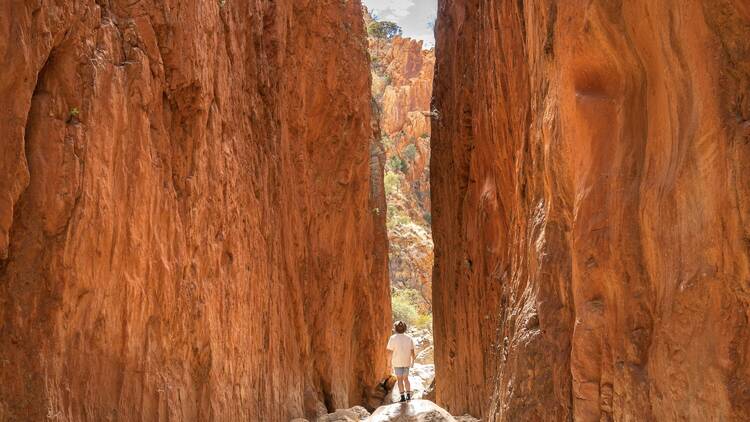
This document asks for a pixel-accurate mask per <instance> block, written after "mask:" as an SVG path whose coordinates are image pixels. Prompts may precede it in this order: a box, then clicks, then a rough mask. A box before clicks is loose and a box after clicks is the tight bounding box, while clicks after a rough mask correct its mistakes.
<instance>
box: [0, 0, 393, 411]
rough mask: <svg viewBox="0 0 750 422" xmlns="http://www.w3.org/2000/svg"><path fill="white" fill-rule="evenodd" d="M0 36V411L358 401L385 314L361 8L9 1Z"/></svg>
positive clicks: (369, 378) (375, 357)
mask: <svg viewBox="0 0 750 422" xmlns="http://www.w3.org/2000/svg"><path fill="white" fill-rule="evenodd" d="M0 33H1V34H2V35H0V60H1V61H2V63H3V72H2V75H0V94H2V95H0V135H2V139H3V141H2V142H1V143H0V420H33V421H38V420H46V419H55V420H58V419H59V420H74V421H84V420H89V421H105V420H123V421H136V420H180V421H182V420H184V421H199V420H200V421H207V420H217V421H231V420H242V421H247V420H253V421H260V420H262V421H285V422H286V421H288V420H290V419H291V418H294V417H301V416H304V414H305V413H306V412H307V413H310V412H315V411H317V410H320V408H321V407H322V409H323V412H324V413H325V412H326V411H327V410H333V409H336V408H345V407H348V406H350V405H353V404H357V403H360V402H362V401H363V397H362V395H363V394H364V392H365V390H366V388H367V387H369V386H371V385H372V384H373V383H375V382H376V381H377V380H378V379H380V377H382V376H383V374H384V373H385V371H386V362H385V356H384V353H383V350H382V349H383V345H384V344H385V342H386V340H387V336H388V334H389V325H390V302H389V295H388V293H389V291H388V283H387V278H386V276H387V274H386V270H387V269H386V255H385V254H386V253H387V246H386V243H385V241H386V240H385V216H384V215H383V214H379V213H376V212H374V211H373V210H374V209H375V208H376V207H378V206H383V204H384V198H383V188H382V185H381V182H382V168H383V167H382V166H383V161H382V160H381V161H379V162H377V161H374V162H372V163H371V157H373V159H375V158H377V156H378V154H377V151H375V152H374V153H372V152H373V151H371V149H370V141H371V138H372V135H373V128H372V127H371V117H372V115H371V113H372V112H371V104H370V75H369V73H370V72H369V61H368V57H367V41H366V39H365V36H364V29H363V27H362V19H361V5H360V2H359V1H344V2H342V1H339V0H316V1H311V0H294V1H292V0H281V1H268V0H261V1H252V2H247V1H238V0H221V1H204V2H193V1H183V0H168V1H153V0H143V1H120V0H112V1H98V0H97V1H94V0H82V1H75V2H72V1H53V0H39V1H19V0H10V1H4V2H2V4H1V5H0ZM371 153H372V154H371Z"/></svg>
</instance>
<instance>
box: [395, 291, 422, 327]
mask: <svg viewBox="0 0 750 422" xmlns="http://www.w3.org/2000/svg"><path fill="white" fill-rule="evenodd" d="M391 309H392V312H393V320H394V321H404V322H405V323H406V325H409V326H413V325H414V321H416V320H417V318H418V317H419V314H417V307H416V306H414V304H413V303H410V302H409V301H408V300H407V299H406V298H404V297H403V296H399V295H397V294H394V295H392V296H391Z"/></svg>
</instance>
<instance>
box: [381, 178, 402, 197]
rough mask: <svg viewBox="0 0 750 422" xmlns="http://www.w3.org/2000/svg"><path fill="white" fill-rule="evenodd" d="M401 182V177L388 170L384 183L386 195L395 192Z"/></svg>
mask: <svg viewBox="0 0 750 422" xmlns="http://www.w3.org/2000/svg"><path fill="white" fill-rule="evenodd" d="M400 184H401V178H400V177H399V176H398V175H397V174H396V173H392V172H386V173H385V177H384V178H383V185H384V186H385V195H386V196H389V195H391V194H392V193H394V192H395V191H396V190H397V189H398V186H399V185H400Z"/></svg>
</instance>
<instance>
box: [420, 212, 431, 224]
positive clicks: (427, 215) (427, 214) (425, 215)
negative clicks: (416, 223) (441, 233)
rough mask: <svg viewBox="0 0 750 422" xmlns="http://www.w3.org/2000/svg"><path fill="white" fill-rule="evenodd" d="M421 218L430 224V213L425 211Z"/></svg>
mask: <svg viewBox="0 0 750 422" xmlns="http://www.w3.org/2000/svg"><path fill="white" fill-rule="evenodd" d="M422 218H424V221H426V222H427V223H428V224H432V213H430V212H425V213H424V214H422Z"/></svg>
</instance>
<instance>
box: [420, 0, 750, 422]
mask: <svg viewBox="0 0 750 422" xmlns="http://www.w3.org/2000/svg"><path fill="white" fill-rule="evenodd" d="M439 9H440V10H439V18H438V23H437V64H436V81H435V96H434V103H433V106H434V108H435V109H436V110H437V115H438V116H437V117H436V118H435V119H434V120H433V138H432V163H431V164H432V172H431V177H432V179H431V184H432V192H433V198H432V200H433V202H432V203H433V233H434V241H435V261H436V263H435V273H434V279H433V283H434V284H433V309H434V316H435V346H436V351H435V360H436V367H437V379H438V383H437V400H438V402H439V403H440V404H441V405H444V406H445V407H446V409H447V410H449V411H450V412H451V413H453V414H460V413H462V412H467V411H468V412H470V413H472V414H474V415H480V414H481V415H482V416H483V417H484V418H486V419H487V420H497V421H500V420H503V421H515V420H570V419H575V420H582V421H594V420H597V421H598V420H639V421H649V420H654V421H656V420H664V421H666V420H732V421H740V420H748V419H750V360H749V359H748V356H750V262H749V260H748V252H749V250H748V249H749V248H750V242H749V241H748V239H750V223H749V222H750V218H749V217H750V207H749V206H748V204H749V203H750V190H749V189H748V187H749V186H750V170H749V169H748V165H747V163H748V162H749V159H750V147H749V146H748V144H749V143H750V35H749V34H750V8H748V6H747V5H746V2H743V1H741V0H702V1H701V0H689V1H658V2H654V1H646V0H639V1H631V2H616V1H599V0H596V1H593V2H588V3H586V4H582V3H581V2H576V1H572V0H564V1H551V0H548V1H541V2H524V1H518V2H510V1H499V0H442V1H440V6H439Z"/></svg>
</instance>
